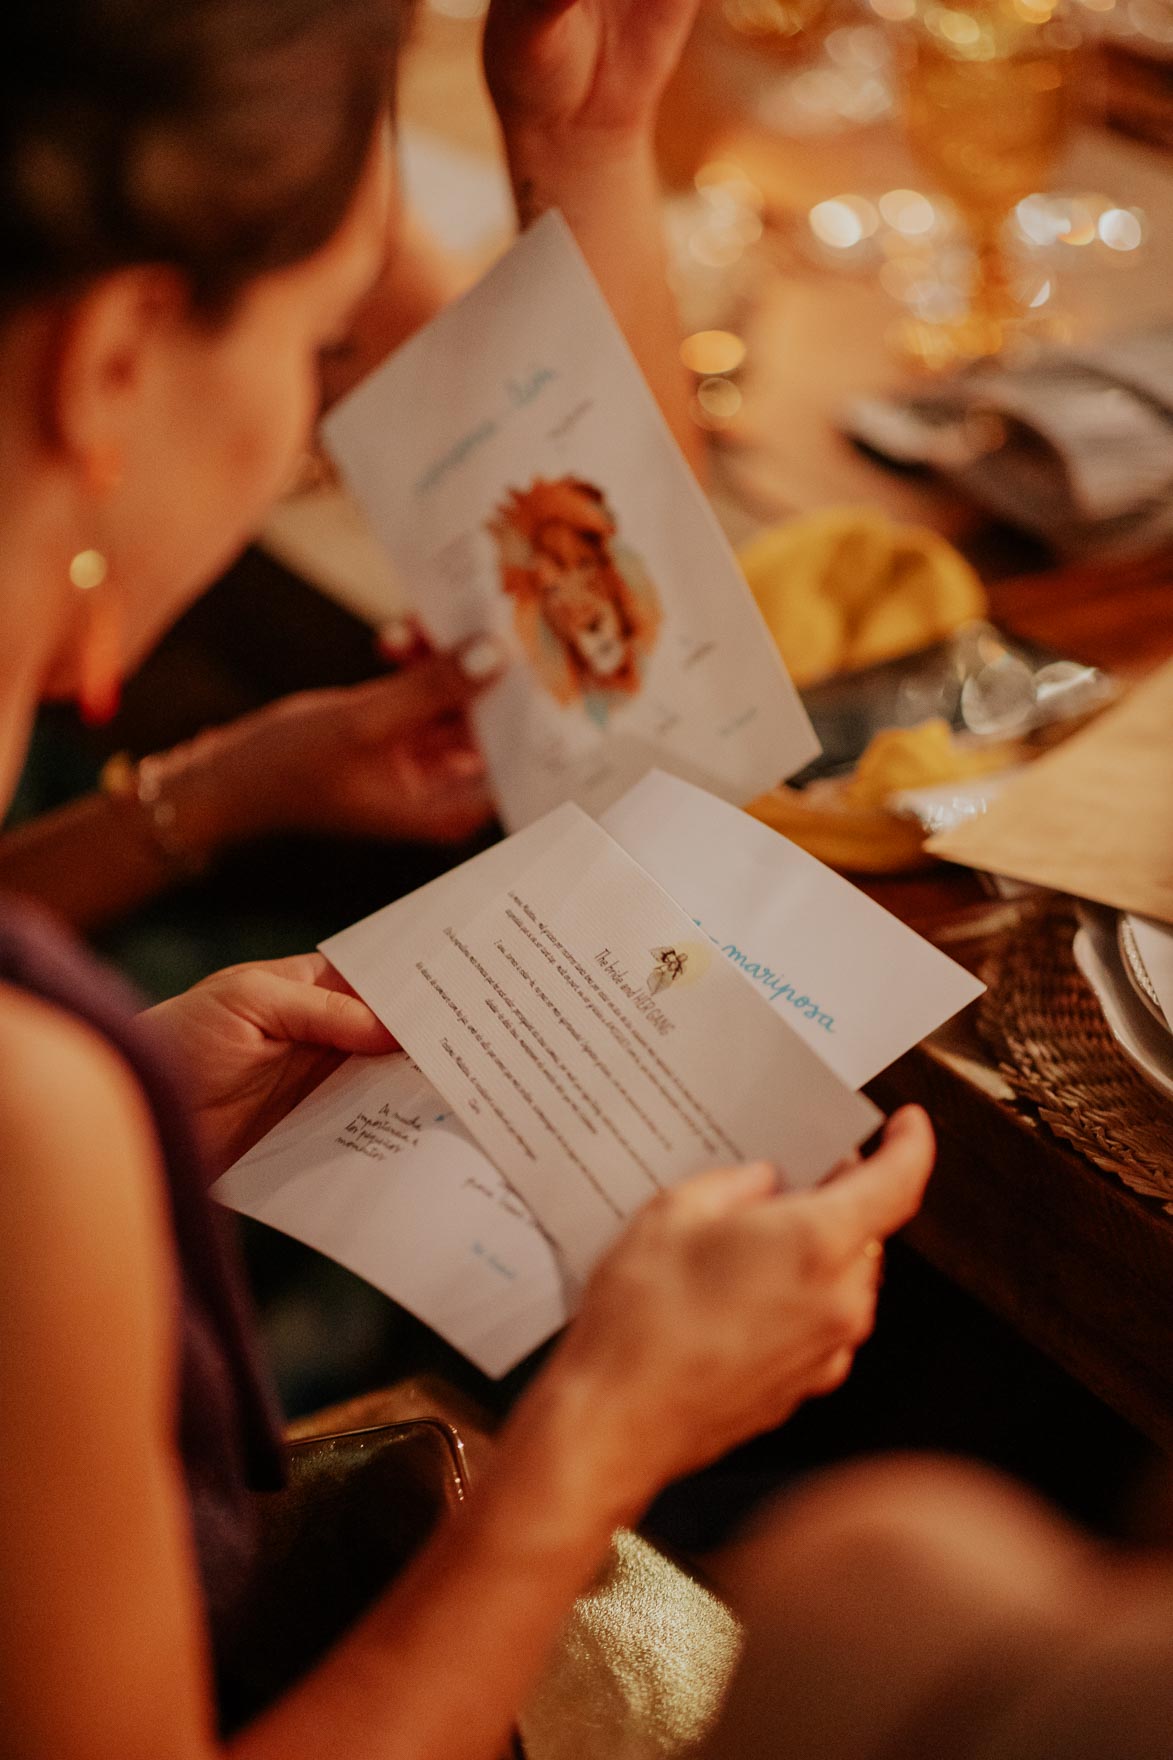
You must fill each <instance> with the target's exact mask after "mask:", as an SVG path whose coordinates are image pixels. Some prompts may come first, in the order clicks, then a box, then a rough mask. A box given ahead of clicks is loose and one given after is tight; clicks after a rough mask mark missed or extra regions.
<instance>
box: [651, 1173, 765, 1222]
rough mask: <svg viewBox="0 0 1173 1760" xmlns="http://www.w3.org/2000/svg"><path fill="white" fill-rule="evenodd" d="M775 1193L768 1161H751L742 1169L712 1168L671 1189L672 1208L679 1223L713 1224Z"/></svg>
mask: <svg viewBox="0 0 1173 1760" xmlns="http://www.w3.org/2000/svg"><path fill="white" fill-rule="evenodd" d="M777 1190H778V1170H777V1169H776V1168H775V1167H774V1166H773V1164H772V1163H771V1162H769V1161H750V1162H747V1163H746V1164H745V1165H744V1166H743V1167H714V1168H710V1169H709V1170H708V1171H707V1172H705V1173H698V1174H694V1175H693V1177H692V1178H691V1179H687V1180H685V1181H684V1182H683V1183H682V1184H681V1185H678V1186H676V1187H674V1188H673V1193H672V1200H671V1201H672V1205H673V1208H674V1209H675V1210H676V1212H677V1214H678V1215H679V1216H680V1218H681V1219H682V1221H687V1222H689V1223H702V1222H716V1221H719V1220H720V1218H721V1217H722V1216H727V1215H729V1214H730V1213H731V1212H732V1211H734V1210H739V1209H741V1208H742V1207H743V1206H744V1205H746V1204H752V1203H758V1202H760V1201H761V1200H762V1199H763V1198H770V1197H773V1196H774V1194H775V1193H776V1192H777Z"/></svg>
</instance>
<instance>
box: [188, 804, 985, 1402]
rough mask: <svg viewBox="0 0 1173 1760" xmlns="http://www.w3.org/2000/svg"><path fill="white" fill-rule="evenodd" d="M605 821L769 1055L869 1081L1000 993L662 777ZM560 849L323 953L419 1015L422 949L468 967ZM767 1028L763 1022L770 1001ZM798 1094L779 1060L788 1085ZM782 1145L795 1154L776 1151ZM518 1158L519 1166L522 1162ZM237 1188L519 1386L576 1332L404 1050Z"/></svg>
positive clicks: (305, 1118)
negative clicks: (450, 932) (750, 999)
mask: <svg viewBox="0 0 1173 1760" xmlns="http://www.w3.org/2000/svg"><path fill="white" fill-rule="evenodd" d="M604 824H605V827H606V829H607V831H608V832H609V833H610V835H611V836H612V838H613V839H614V840H615V843H616V844H617V845H618V846H620V847H621V848H622V849H623V850H625V851H626V853H627V855H628V856H629V857H630V858H632V859H633V860H634V861H636V862H638V863H639V864H640V865H641V866H642V868H643V869H644V870H645V872H646V874H647V875H648V876H650V877H651V878H652V879H653V880H655V881H658V882H659V884H660V886H661V887H663V888H664V889H665V890H666V891H667V890H670V891H671V892H672V893H673V894H674V896H675V899H676V900H677V901H678V903H679V905H680V906H681V907H682V909H683V912H684V913H685V919H686V922H687V925H688V928H687V930H686V939H688V940H689V941H690V942H693V943H695V944H697V948H698V959H699V958H703V957H704V954H705V953H706V952H707V951H708V950H710V949H711V950H712V956H713V957H714V959H715V960H716V961H717V962H718V963H720V965H721V966H722V967H723V968H725V969H726V970H728V972H729V973H730V974H731V975H734V976H735V977H736V978H737V980H738V982H739V983H740V984H741V985H742V986H743V987H745V986H748V987H749V988H750V989H752V990H755V991H756V992H757V994H758V997H759V998H760V999H761V1003H762V1004H764V1010H765V1012H764V1021H765V1027H764V1030H763V1031H762V1032H760V1033H759V1032H758V1031H756V1030H754V1031H752V1032H751V1034H750V1038H749V1041H748V1042H750V1043H756V1044H758V1045H759V1050H760V1056H761V1057H762V1058H765V1057H766V1056H767V1055H768V1054H767V1053H766V1049H765V1048H766V1044H767V1042H768V1039H769V1037H770V1035H771V1033H772V1032H773V1029H774V1027H775V1025H781V1024H783V1023H785V1024H786V1025H788V1026H789V1027H790V1028H792V1029H793V1036H794V1037H795V1038H796V1039H797V1040H799V1041H805V1043H806V1045H807V1046H808V1047H810V1048H811V1049H813V1050H814V1051H815V1052H817V1053H818V1056H819V1059H820V1061H821V1062H822V1063H823V1064H825V1065H826V1066H827V1068H828V1069H829V1070H830V1071H833V1072H835V1073H836V1074H837V1075H838V1076H839V1077H840V1078H842V1080H843V1081H844V1082H845V1083H847V1084H849V1085H850V1086H852V1087H854V1086H857V1085H859V1084H860V1083H862V1082H864V1081H866V1080H868V1079H870V1078H871V1077H872V1076H873V1075H875V1074H877V1073H878V1071H879V1070H880V1069H882V1068H883V1067H884V1066H885V1065H886V1064H887V1063H889V1062H891V1061H892V1060H893V1059H894V1058H895V1057H897V1056H899V1055H901V1053H903V1052H904V1051H905V1050H907V1049H908V1048H909V1046H910V1045H912V1044H914V1043H916V1042H917V1041H918V1040H919V1039H920V1038H922V1037H923V1036H924V1035H925V1034H926V1033H928V1032H930V1031H931V1030H932V1029H933V1028H934V1027H936V1026H937V1025H939V1024H940V1022H941V1021H943V1020H945V1019H947V1018H948V1017H949V1016H950V1015H952V1014H954V1013H955V1012H956V1011H957V1010H958V1009H959V1008H961V1007H963V1006H964V1005H965V1004H966V1003H968V1002H969V1001H971V1000H972V999H973V997H974V996H976V995H977V994H978V993H979V991H980V989H981V986H980V984H978V982H977V981H976V980H975V979H974V978H973V977H972V976H971V975H970V974H969V973H967V972H965V971H963V970H962V969H961V968H960V967H958V966H956V965H955V964H954V963H953V962H952V961H951V960H949V959H947V958H946V957H945V956H944V955H942V954H941V953H939V952H938V951H937V950H936V949H935V948H933V947H931V946H929V944H928V943H926V942H924V941H922V940H921V939H920V938H919V937H918V936H916V935H915V934H913V933H912V931H910V930H909V929H906V928H905V927H904V925H903V924H902V923H900V922H898V921H897V920H896V919H895V918H893V917H891V916H889V915H888V913H887V912H885V911H883V910H881V909H880V907H879V906H877V905H876V904H874V903H873V902H872V901H871V900H870V899H868V898H867V897H866V896H865V895H864V894H863V893H861V892H859V891H857V890H856V889H855V888H854V887H852V886H851V885H849V884H848V883H847V882H846V881H844V880H842V879H841V878H840V877H839V876H838V875H836V874H834V873H832V872H831V871H830V870H829V869H826V868H824V867H823V866H822V865H821V864H820V863H818V862H816V861H815V860H814V859H813V857H810V856H808V855H806V854H805V852H804V851H802V850H799V849H797V848H796V847H795V846H794V845H792V844H789V843H787V842H786V841H785V839H783V838H780V837H778V836H777V834H776V833H774V832H773V831H770V830H769V829H768V828H767V827H766V826H764V825H761V824H759V823H758V822H757V821H756V820H752V819H749V818H747V817H746V816H745V815H744V814H742V813H739V812H737V811H736V810H734V809H733V808H731V807H729V806H728V805H726V804H725V803H724V802H722V801H719V800H716V799H714V798H713V797H712V796H710V795H707V794H705V793H704V792H703V791H702V790H699V789H696V788H694V787H692V786H690V785H689V784H687V783H684V782H681V781H679V780H678V779H677V778H674V777H670V776H666V775H664V774H662V773H653V774H651V775H649V776H648V777H646V778H645V779H644V780H643V781H642V782H641V783H640V784H638V785H637V787H636V788H634V789H633V790H631V791H630V793H629V794H628V795H627V796H625V797H624V799H623V800H621V801H620V802H618V803H617V804H616V806H615V807H614V808H612V809H611V811H610V812H609V813H608V814H606V815H605V816H604ZM548 842H549V830H548V822H541V823H539V824H537V825H534V826H531V827H529V828H528V829H527V830H526V831H523V832H521V833H518V834H517V835H515V836H514V837H512V838H510V839H508V840H507V841H506V842H505V843H502V844H498V845H496V846H494V847H493V848H492V849H489V850H486V851H485V852H484V853H483V854H481V855H479V856H477V857H474V858H473V860H472V861H471V862H468V863H465V864H464V865H463V866H462V867H461V868H458V869H455V870H453V871H452V872H451V873H449V874H446V875H443V876H441V878H440V879H438V880H436V881H434V882H432V884H431V885H430V886H427V887H424V888H422V889H421V890H420V891H419V892H417V893H414V894H412V895H411V896H410V897H408V898H405V899H402V900H399V901H398V902H396V903H395V904H392V905H389V906H388V907H387V908H386V909H385V910H383V911H380V912H377V913H376V914H375V915H374V916H372V917H369V918H367V919H366V920H365V921H364V922H362V923H359V924H357V925H356V926H355V927H354V928H353V929H350V930H347V931H345V932H344V933H343V934H341V935H339V936H335V937H334V938H333V939H332V940H330V941H328V942H326V943H324V944H323V946H324V951H325V952H326V953H327V955H328V956H329V957H330V959H331V960H332V961H333V963H334V964H335V965H336V966H337V967H338V969H339V970H340V971H342V973H343V974H344V976H346V977H347V978H348V979H349V980H350V982H351V983H352V984H354V985H355V987H356V988H357V989H358V990H359V992H360V994H362V995H363V996H364V997H365V998H366V1000H367V1001H368V1002H369V1003H370V1005H371V1006H372V1007H373V1008H374V1009H375V1011H376V1013H378V1014H380V1016H381V1017H382V1018H384V1019H388V1020H392V1019H395V1020H398V1018H399V1010H400V998H401V997H402V994H403V990H404V986H405V985H406V984H407V983H408V982H409V981H410V979H411V978H412V976H413V974H415V975H416V976H417V977H418V974H416V973H415V968H416V965H417V962H418V961H419V960H420V958H421V955H422V954H425V953H431V952H433V951H435V950H437V949H439V950H445V951H448V952H451V948H452V944H451V942H450V941H448V940H447V939H446V936H445V930H446V929H448V928H451V927H452V926H453V925H455V924H456V923H461V922H466V921H467V920H468V919H469V918H470V917H475V916H476V915H477V914H478V913H479V912H480V911H481V910H482V908H483V907H484V905H485V904H486V901H487V900H489V899H492V898H493V897H494V896H496V897H498V898H499V897H500V895H501V894H502V893H503V892H505V891H507V890H508V889H509V887H510V886H511V885H513V882H514V877H515V875H516V873H517V872H518V871H522V872H524V871H525V870H526V869H528V868H529V867H530V866H531V865H533V864H534V863H536V862H537V861H538V859H539V858H540V857H543V856H544V855H545V852H546V851H547V848H548ZM522 920H523V921H526V919H524V918H523V919H522ZM677 920H678V921H679V919H677ZM465 945H466V946H469V945H470V944H469V943H468V941H467V940H465ZM614 951H615V949H612V952H614ZM639 951H640V957H641V960H644V963H646V964H647V965H648V966H649V967H651V966H652V962H651V961H650V960H647V959H646V955H647V953H649V952H650V951H654V950H652V949H645V948H643V945H642V942H641V943H640V944H639ZM686 951H687V950H686ZM543 963H544V962H543ZM611 963H612V964H614V962H611ZM619 969H622V967H620V968H619ZM685 969H686V970H687V967H686V968H685ZM595 970H596V971H598V972H599V974H600V976H601V977H602V978H603V979H604V981H605V982H607V983H608V984H611V985H613V978H612V977H610V976H609V975H608V974H605V973H603V971H602V968H595ZM634 970H635V973H636V976H639V975H641V968H638V967H637V968H634ZM642 975H644V976H648V975H650V971H649V972H648V973H643V974H642ZM671 988H672V987H671V986H669V990H670V989H671ZM616 994H617V995H619V999H620V1000H621V1001H626V1000H627V999H625V998H623V997H622V996H621V994H620V993H618V992H616ZM683 994H685V993H683V992H682V995H683ZM493 1000H496V998H495V997H494V998H493ZM771 1016H773V1017H774V1018H773V1019H771ZM754 1018H755V1020H756V1021H758V1022H760V1021H762V1019H763V1008H762V1006H761V1005H759V1007H758V1008H757V1009H755V1011H754ZM745 1042H746V1041H744V1039H743V1040H742V1041H740V1043H741V1051H742V1057H743V1060H744V1045H745ZM756 1061H757V1060H755V1062H756ZM759 1067H760V1065H759ZM807 1067H808V1068H809V1067H810V1066H809V1065H808V1066H807ZM759 1079H760V1077H759ZM778 1080H779V1069H778V1068H777V1067H771V1069H770V1075H769V1081H771V1082H773V1083H775V1084H777V1083H778ZM738 1124H739V1128H740V1120H739V1121H738ZM768 1152H769V1154H770V1156H771V1158H772V1159H780V1158H781V1150H780V1148H779V1146H778V1144H777V1143H774V1142H772V1144H771V1147H770V1150H769V1151H768ZM720 1158H721V1157H720V1155H717V1156H715V1157H713V1159H717V1160H719V1159H720ZM611 1159H612V1158H610V1157H609V1158H607V1160H606V1163H605V1170H606V1168H607V1167H609V1166H610V1165H611ZM616 1159H617V1158H616ZM507 1165H508V1167H509V1171H510V1173H511V1174H512V1173H514V1172H515V1165H516V1163H515V1160H514V1158H512V1157H511V1158H510V1159H509V1161H508V1163H507ZM216 1195H217V1197H219V1198H221V1199H222V1201H224V1202H226V1203H228V1204H230V1205H232V1206H233V1207H234V1208H236V1209H239V1210H242V1211H244V1212H245V1213H246V1214H249V1215H252V1216H255V1217H257V1218H259V1219H260V1220H262V1221H265V1222H268V1223H270V1224H271V1225H272V1226H274V1227H277V1228H281V1229H284V1230H285V1231H286V1232H287V1233H290V1234H292V1235H294V1236H295V1237H296V1238H298V1239H300V1240H302V1241H305V1242H306V1243H307V1244H309V1245H311V1246H315V1247H317V1248H318V1249H319V1250H321V1251H323V1252H327V1253H329V1254H331V1256H333V1257H334V1258H336V1259H338V1260H339V1261H340V1262H341V1263H343V1264H345V1265H348V1266H349V1267H350V1268H351V1269H352V1270H354V1271H356V1272H358V1273H359V1274H360V1275H362V1276H365V1277H367V1278H368V1279H369V1280H370V1281H371V1282H372V1283H374V1284H376V1285H377V1286H378V1287H379V1288H381V1289H383V1290H384V1291H385V1292H386V1293H387V1294H389V1295H391V1296H392V1297H394V1299H395V1300H397V1301H399V1302H401V1303H402V1304H403V1305H404V1306H406V1307H408V1308H410V1309H411V1310H412V1311H413V1312H414V1313H416V1314H417V1315H419V1316H420V1318H422V1319H424V1320H425V1321H426V1322H427V1323H428V1324H430V1325H431V1326H433V1327H434V1328H435V1329H436V1330H437V1331H439V1332H441V1333H442V1334H443V1335H444V1336H445V1337H447V1338H448V1339H449V1340H450V1341H451V1342H452V1343H453V1344H455V1345H456V1346H457V1347H458V1348H459V1349H460V1350H462V1351H463V1352H464V1353H465V1355H467V1356H468V1357H469V1358H470V1359H471V1360H472V1361H473V1362H475V1363H477V1364H478V1366H479V1367H481V1368H482V1369H484V1370H485V1371H486V1372H487V1373H489V1374H494V1375H500V1374H503V1373H504V1372H505V1371H506V1370H508V1369H509V1368H511V1367H512V1366H513V1364H514V1363H516V1362H517V1361H518V1360H519V1359H520V1358H521V1357H523V1356H525V1355H527V1354H528V1353H529V1351H531V1350H532V1349H534V1348H535V1347H536V1346H537V1345H538V1344H540V1343H541V1342H542V1341H543V1340H544V1339H545V1338H546V1337H547V1336H548V1335H549V1334H550V1333H551V1332H552V1331H554V1330H555V1329H556V1328H557V1327H558V1326H559V1325H560V1324H562V1323H563V1321H564V1320H565V1319H566V1318H567V1317H568V1314H569V1311H570V1300H571V1298H570V1297H569V1295H568V1291H567V1289H566V1288H565V1286H564V1282H563V1273H562V1267H561V1266H560V1264H559V1260H558V1258H557V1256H556V1254H555V1252H554V1250H553V1248H552V1246H551V1245H550V1242H549V1241H548V1240H547V1238H546V1237H545V1236H544V1235H543V1234H542V1232H541V1231H540V1229H539V1228H538V1226H537V1225H536V1223H535V1222H534V1221H533V1219H532V1217H531V1216H530V1214H529V1213H528V1211H527V1209H526V1207H525V1206H524V1205H523V1204H521V1203H520V1202H519V1200H518V1198H517V1196H516V1195H515V1194H514V1193H513V1192H511V1190H510V1188H509V1186H508V1185H507V1184H506V1182H505V1180H504V1179H503V1178H502V1175H501V1174H500V1173H499V1172H498V1170H497V1168H496V1166H495V1165H494V1163H493V1162H492V1161H491V1160H490V1159H489V1158H488V1156H486V1155H485V1154H484V1153H483V1151H482V1150H481V1149H480V1148H478V1147H477V1146H476V1145H475V1144H474V1143H473V1140H472V1138H471V1137H470V1136H469V1135H468V1133H467V1132H466V1131H465V1130H464V1128H463V1126H462V1125H461V1123H460V1122H459V1120H458V1119H457V1118H456V1117H454V1116H453V1115H452V1110H451V1107H450V1105H449V1102H448V1101H447V1100H445V1099H443V1098H441V1096H440V1093H439V1092H438V1090H436V1089H435V1088H434V1087H432V1086H431V1085H430V1084H428V1083H426V1081H424V1079H423V1078H422V1077H421V1075H420V1074H419V1072H418V1071H417V1070H415V1069H414V1068H413V1066H412V1065H411V1064H410V1062H409V1061H408V1060H407V1059H406V1058H405V1057H394V1058H380V1059H375V1060H365V1059H357V1058H356V1059H352V1060H351V1062H350V1063H349V1064H347V1065H345V1066H344V1067H343V1068H342V1069H341V1070H340V1071H338V1072H337V1073H336V1075H334V1076H333V1077H332V1078H331V1080H330V1081H329V1082H328V1083H327V1084H325V1085H324V1086H323V1087H322V1088H320V1089H319V1090H318V1091H317V1093H316V1094H315V1095H313V1096H311V1098H310V1099H309V1100H308V1101H307V1102H306V1103H305V1104H304V1105H303V1106H302V1107H300V1108H298V1109H297V1111H295V1112H294V1113H293V1114H291V1115H290V1117H289V1118H288V1119H286V1120H285V1121H284V1122H283V1123H282V1124H281V1125H279V1126H278V1127H277V1129H276V1130H275V1131H273V1132H272V1133H271V1134H270V1135H269V1137H267V1138H266V1139H265V1141H264V1142H263V1143H262V1144H260V1145H259V1146H258V1148H256V1149H255V1150H253V1151H252V1152H251V1153H250V1155H248V1156H246V1157H245V1158H244V1160H243V1161H241V1162H240V1163H239V1164H238V1165H237V1167H236V1168H234V1169H233V1170H232V1171H231V1172H230V1173H229V1174H228V1175H226V1176H225V1178H224V1179H223V1180H222V1181H221V1182H220V1184H219V1186H218V1187H217V1188H216Z"/></svg>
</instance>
